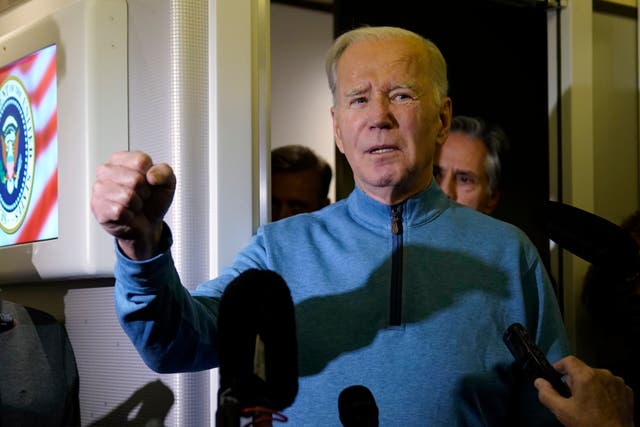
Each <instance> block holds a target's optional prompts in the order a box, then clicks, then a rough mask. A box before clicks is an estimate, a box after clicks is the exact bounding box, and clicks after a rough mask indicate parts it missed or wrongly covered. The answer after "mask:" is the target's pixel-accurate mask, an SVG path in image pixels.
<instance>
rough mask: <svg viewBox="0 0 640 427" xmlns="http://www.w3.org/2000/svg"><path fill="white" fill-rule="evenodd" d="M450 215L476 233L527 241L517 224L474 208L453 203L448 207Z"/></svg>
mask: <svg viewBox="0 0 640 427" xmlns="http://www.w3.org/2000/svg"><path fill="white" fill-rule="evenodd" d="M450 210H451V213H452V215H454V216H455V217H456V218H457V220H459V221H460V222H461V223H464V224H467V225H468V226H469V227H470V228H471V229H473V230H475V231H476V232H478V233H482V234H486V235H488V236H496V237H499V238H501V239H515V240H518V241H524V242H526V243H527V244H528V243H529V238H528V237H527V235H526V233H525V232H524V231H523V230H522V229H521V228H519V227H518V226H516V225H514V224H512V223H510V222H508V221H506V220H504V219H500V218H496V217H494V216H491V215H487V214H485V213H483V212H479V211H477V210H475V209H471V208H468V207H466V206H462V205H460V204H455V203H454V204H453V205H452V206H451V207H450Z"/></svg>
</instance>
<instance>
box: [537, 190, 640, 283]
mask: <svg viewBox="0 0 640 427" xmlns="http://www.w3.org/2000/svg"><path fill="white" fill-rule="evenodd" d="M546 228H547V233H548V236H549V238H550V239H551V240H553V241H554V242H556V243H557V244H558V245H559V246H560V247H562V248H564V249H566V250H568V251H569V252H571V253H573V254H574V255H576V256H579V257H580V258H582V259H584V260H585V261H588V262H590V263H591V264H593V265H594V267H597V268H600V269H603V270H607V271H610V272H611V273H612V274H620V275H622V276H623V277H625V278H626V277H631V276H633V275H634V274H636V273H637V271H638V268H639V267H640V258H639V247H638V244H637V243H636V241H635V240H634V238H633V237H632V236H631V234H630V233H628V232H627V231H625V230H624V229H622V228H621V227H620V226H618V225H616V224H614V223H612V222H610V221H608V220H606V219H604V218H602V217H600V216H597V215H595V214H592V213H590V212H587V211H584V210H582V209H579V208H576V207H574V206H571V205H567V204H564V203H561V202H556V201H548V202H547V217H546Z"/></svg>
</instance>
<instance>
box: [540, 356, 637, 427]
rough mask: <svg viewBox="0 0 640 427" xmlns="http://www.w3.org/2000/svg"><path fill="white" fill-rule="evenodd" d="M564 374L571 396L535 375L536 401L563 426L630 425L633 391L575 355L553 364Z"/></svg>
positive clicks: (629, 426)
mask: <svg viewBox="0 0 640 427" xmlns="http://www.w3.org/2000/svg"><path fill="white" fill-rule="evenodd" d="M553 366H554V368H556V369H557V370H558V371H559V372H560V373H562V374H564V375H566V376H567V377H566V383H567V385H568V386H569V388H570V389H571V397H570V398H564V397H562V396H560V394H558V393H557V392H556V391H555V389H554V388H553V387H552V386H551V384H550V383H549V382H548V381H546V380H544V379H542V378H538V379H536V380H535V382H534V385H535V387H536V388H537V389H538V398H539V399H540V402H542V404H543V405H544V406H546V407H547V408H549V410H551V412H553V413H554V414H555V416H556V417H557V418H558V420H559V421H560V422H561V423H562V424H563V425H565V426H566V427H592V426H593V427H633V391H632V390H631V388H630V387H628V386H627V385H626V384H625V383H624V380H623V379H622V378H620V377H617V376H615V375H613V374H612V373H611V372H609V371H608V370H606V369H595V368H591V367H590V366H588V365H587V364H585V363H584V362H582V361H581V360H580V359H578V358H576V357H575V356H567V357H565V358H563V359H560V360H559V361H557V362H556V363H554V364H553Z"/></svg>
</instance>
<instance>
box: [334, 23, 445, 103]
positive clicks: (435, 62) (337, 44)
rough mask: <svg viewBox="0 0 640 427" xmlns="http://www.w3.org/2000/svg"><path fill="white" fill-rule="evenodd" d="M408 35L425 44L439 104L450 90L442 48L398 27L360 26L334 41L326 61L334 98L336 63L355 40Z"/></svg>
mask: <svg viewBox="0 0 640 427" xmlns="http://www.w3.org/2000/svg"><path fill="white" fill-rule="evenodd" d="M402 37H408V38H411V39H413V40H416V41H418V42H419V43H421V44H422V45H423V46H424V50H425V55H426V57H427V59H428V64H429V69H428V70H427V73H429V77H431V80H432V83H433V88H434V94H435V101H436V103H437V104H438V105H439V104H440V102H441V101H442V99H443V98H444V97H446V96H447V93H448V92H449V82H448V80H447V63H446V61H445V60H444V57H443V56H442V52H440V49H438V47H437V46H436V45H435V44H434V43H433V42H432V41H430V40H428V39H426V38H424V37H422V36H421V35H419V34H417V33H414V32H413V31H409V30H405V29H404V28H398V27H368V26H365V27H360V28H356V29H354V30H351V31H348V32H346V33H344V34H342V35H340V36H339V37H338V38H337V39H336V40H335V41H334V43H333V45H332V46H331V48H330V49H329V51H328V52H327V57H326V61H325V71H326V73H327V79H328V81H329V89H331V94H332V95H333V100H334V103H335V100H336V84H337V82H336V79H337V78H336V64H337V63H338V60H339V59H340V57H341V56H342V54H343V53H344V51H345V50H346V49H347V47H349V45H351V44H352V43H354V42H357V41H361V40H387V39H396V38H402Z"/></svg>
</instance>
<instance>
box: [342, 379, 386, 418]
mask: <svg viewBox="0 0 640 427" xmlns="http://www.w3.org/2000/svg"><path fill="white" fill-rule="evenodd" d="M338 414H339V416H340V422H341V423H342V425H343V426H344V427H378V405H376V400H375V399H374V397H373V393H371V390H369V389H368V388H367V387H365V386H363V385H352V386H349V387H347V388H345V389H344V390H342V391H341V392H340V396H338Z"/></svg>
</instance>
